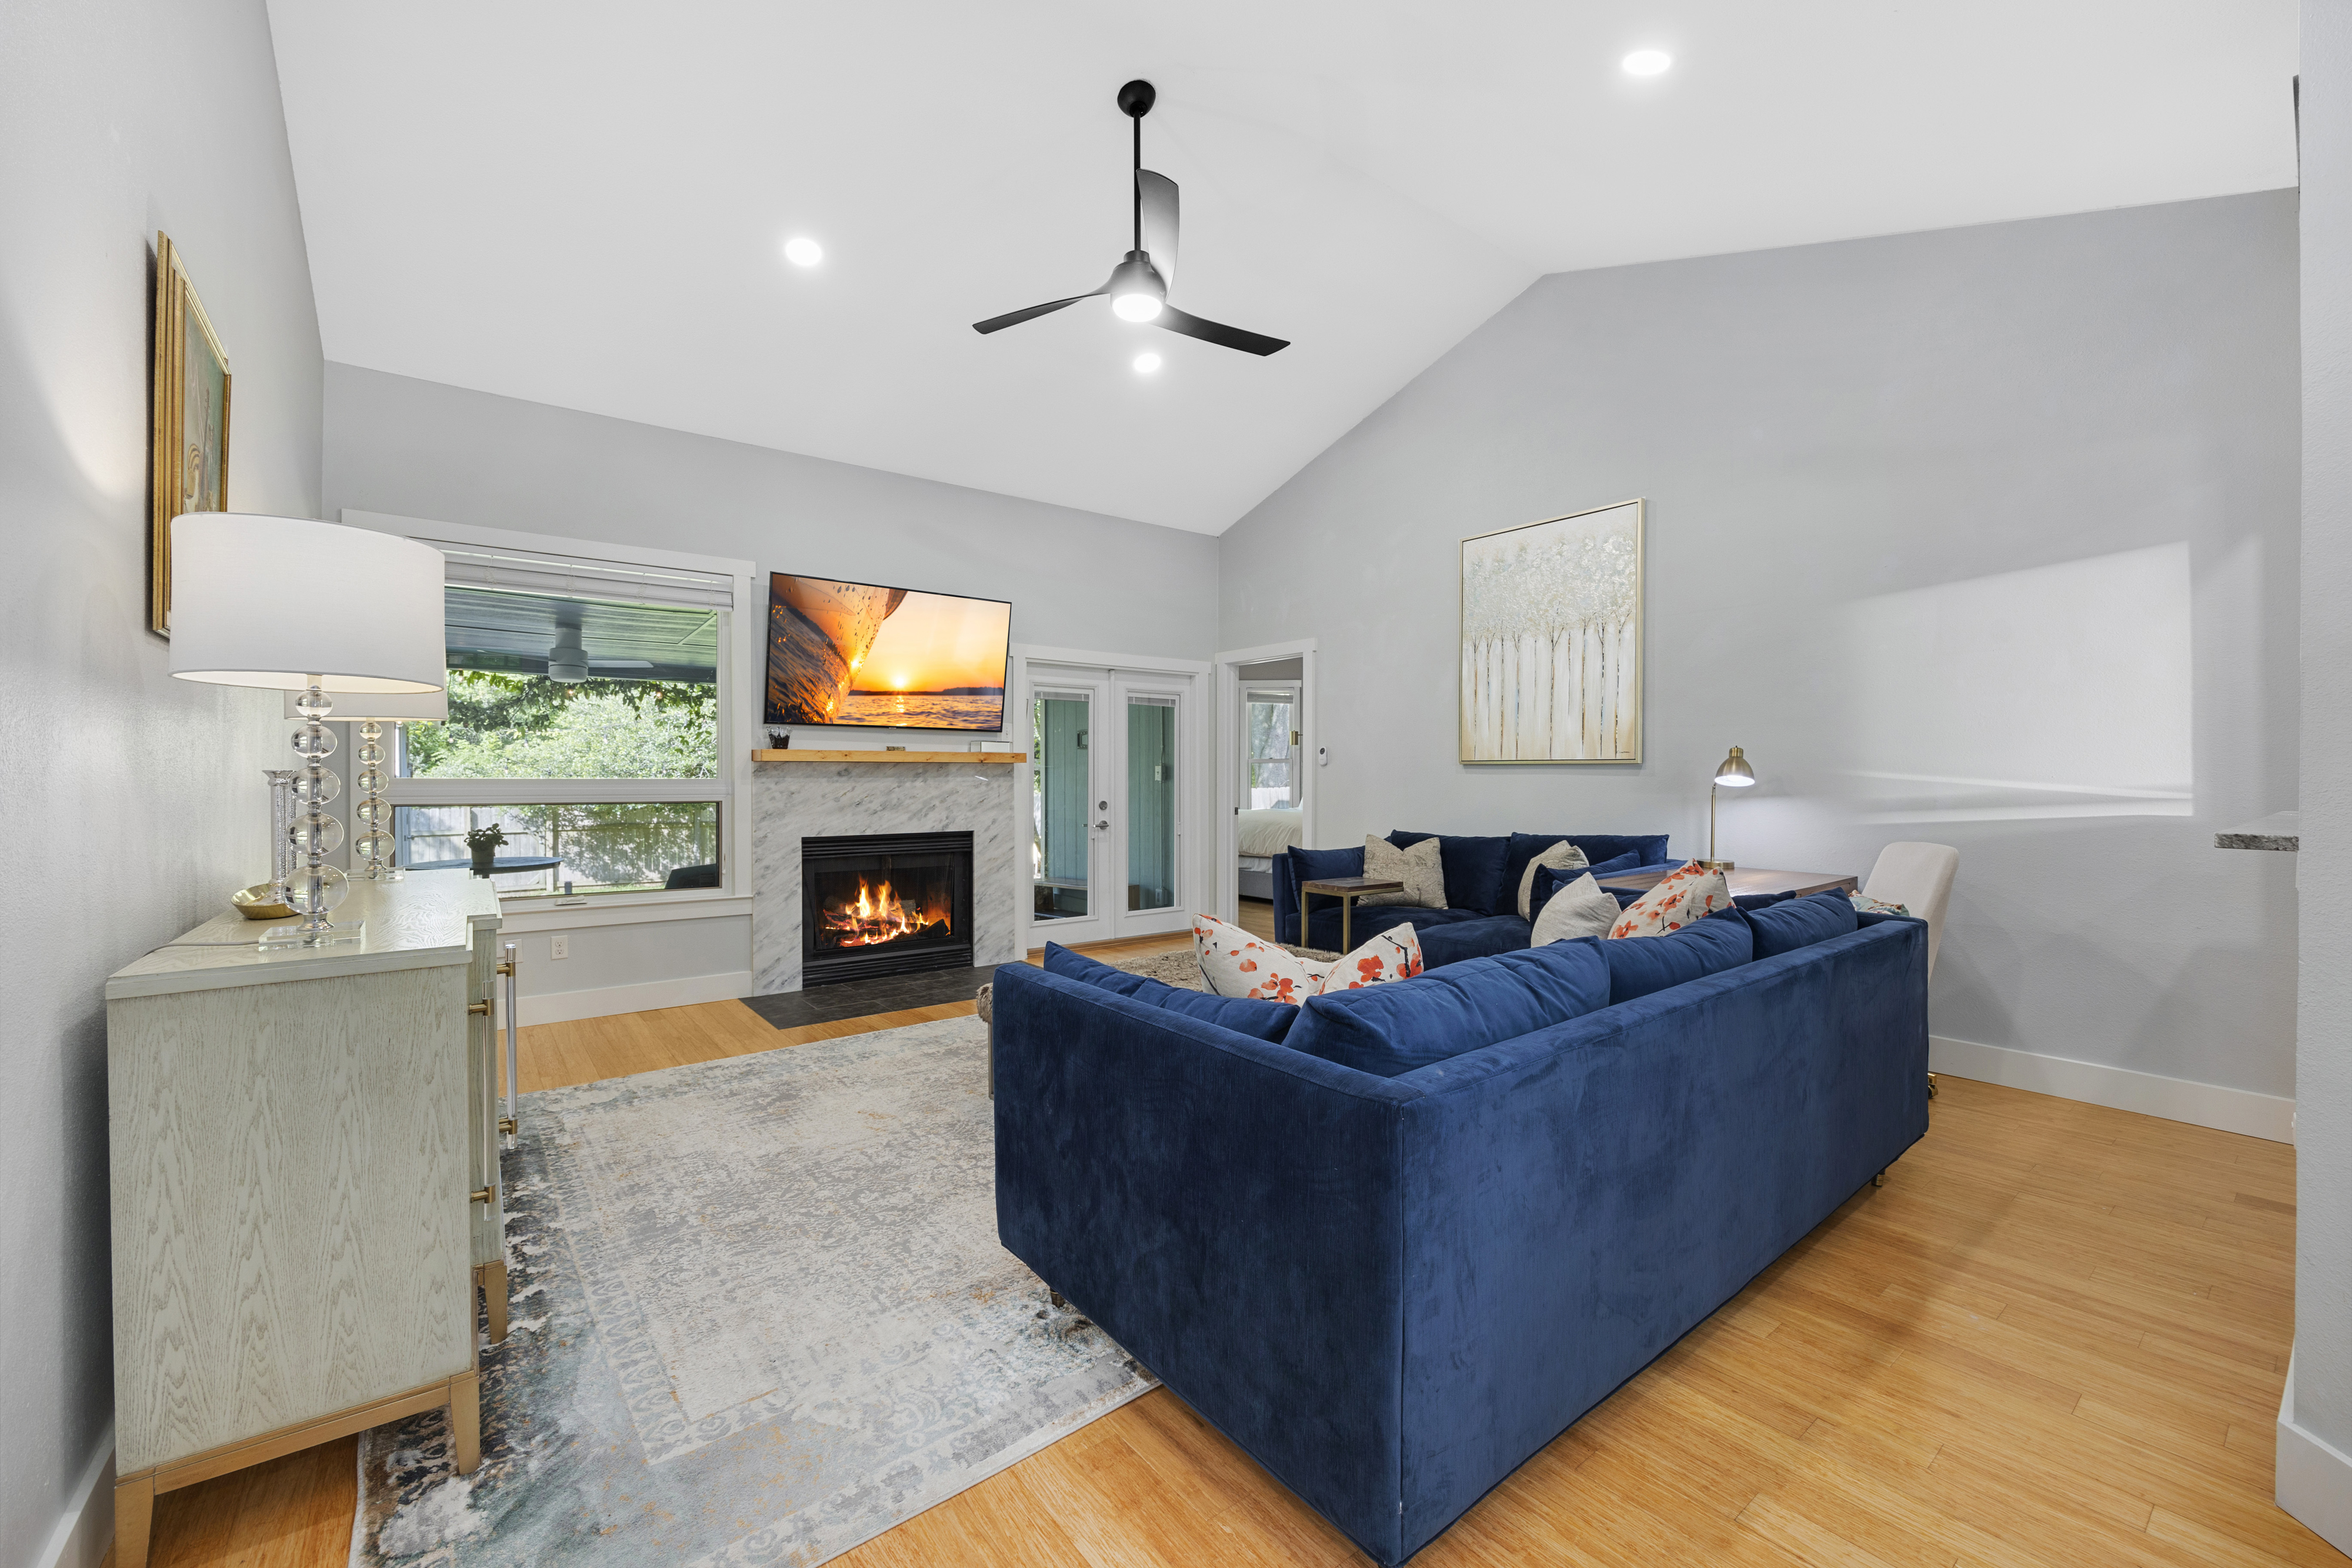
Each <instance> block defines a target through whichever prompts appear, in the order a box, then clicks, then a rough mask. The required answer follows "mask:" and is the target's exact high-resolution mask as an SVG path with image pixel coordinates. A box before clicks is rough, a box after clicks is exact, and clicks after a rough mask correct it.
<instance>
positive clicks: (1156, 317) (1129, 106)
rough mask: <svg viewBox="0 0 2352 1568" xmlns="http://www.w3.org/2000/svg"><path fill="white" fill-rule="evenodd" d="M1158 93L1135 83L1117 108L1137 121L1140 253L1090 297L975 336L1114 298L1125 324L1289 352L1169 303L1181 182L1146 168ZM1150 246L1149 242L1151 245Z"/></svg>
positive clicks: (1249, 349)
mask: <svg viewBox="0 0 2352 1568" xmlns="http://www.w3.org/2000/svg"><path fill="white" fill-rule="evenodd" d="M1158 97H1159V94H1158V93H1157V92H1156V91H1155V90H1154V89H1152V86H1151V84H1150V82H1148V81H1140V80H1139V81H1131V82H1129V83H1128V84H1127V85H1126V86H1125V87H1123V88H1120V89H1118V107H1119V109H1120V110H1122V111H1123V112H1124V113H1125V114H1126V115H1127V116H1128V117H1129V119H1131V120H1134V121H1135V248H1134V249H1133V250H1130V251H1129V252H1128V253H1127V256H1126V258H1125V259H1124V260H1122V261H1120V263H1119V264H1118V266H1117V267H1113V268H1111V274H1110V280H1109V281H1108V282H1107V283H1105V284H1104V285H1103V286H1102V287H1100V288H1097V289H1096V290H1095V291H1094V292H1093V293H1091V294H1073V295H1071V296H1070V297H1069V298H1067V299H1056V300H1054V301H1052V302H1050V303H1048V304H1045V305H1032V306H1031V307H1029V308H1027V309H1026V310H1014V311H1013V312H1011V313H1009V314H1007V315H1003V316H992V317H990V318H989V319H987V320H985V321H975V322H973V323H972V324H971V329H972V330H973V331H975V332H1001V331H1003V329H1005V328H1007V327H1018V326H1019V325H1021V323H1022V322H1024V321H1034V320H1035V319H1037V318H1038V317H1040V316H1047V315H1051V314H1052V313H1053V312H1055V311H1056V310H1059V309H1061V308H1063V307H1064V306H1066V305H1076V303H1077V302H1078V301H1079V300H1081V299H1093V298H1098V297H1100V296H1102V295H1105V294H1108V295H1109V296H1110V308H1111V309H1112V310H1113V311H1114V312H1115V313H1116V314H1117V315H1118V319H1120V320H1122V321H1148V322H1150V323H1151V324H1152V325H1153V326H1156V327H1165V328H1167V329H1168V330H1170V331H1171V332H1181V333H1183V334H1184V336H1186V337H1188V338H1198V339H1200V340H1202V342H1204V343H1215V344H1218V345H1220V346H1221V347H1223V348H1227V349H1239V350H1241V351H1242V352H1244V353H1245V354H1271V353H1275V352H1276V351H1277V350H1283V349H1286V348H1288V347H1290V340H1288V339H1286V338H1269V337H1266V336H1265V335H1264V334H1263V333H1258V332H1244V331H1243V330H1242V329H1240V328H1239V327H1227V326H1224V325H1223V324H1222V323H1220V322H1216V321H1203V320H1202V319H1201V318H1199V317H1198V316H1188V315H1186V314H1185V313H1184V312H1183V311H1181V310H1179V309H1177V308H1176V307H1174V306H1173V305H1171V304H1169V303H1168V288H1169V286H1170V285H1171V284H1172V283H1174V282H1175V281H1176V182H1175V181H1173V180H1171V179H1170V178H1168V176H1167V175H1165V174H1155V173H1153V172H1151V171H1150V170H1149V169H1147V168H1145V167H1144V166H1143V117H1144V116H1145V115H1147V114H1150V112H1151V105H1152V103H1153V102H1154V101H1155V100H1156V99H1158ZM1147 241H1148V242H1149V243H1147Z"/></svg>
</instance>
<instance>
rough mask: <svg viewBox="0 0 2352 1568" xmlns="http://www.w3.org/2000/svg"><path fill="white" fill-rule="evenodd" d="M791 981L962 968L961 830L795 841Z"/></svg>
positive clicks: (965, 852) (814, 982)
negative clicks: (796, 964) (797, 885)
mask: <svg viewBox="0 0 2352 1568" xmlns="http://www.w3.org/2000/svg"><path fill="white" fill-rule="evenodd" d="M801 887H802V920H801V983H802V984H803V985H804V986H821V985H828V984H832V983H834V982H836V981H841V980H849V979H862V978H864V977H867V976H873V975H895V974H906V973H908V972H910V971H913V970H917V969H935V968H958V967H971V834H970V833H872V834H861V835H858V836H856V837H854V838H832V839H803V840H802V841H801Z"/></svg>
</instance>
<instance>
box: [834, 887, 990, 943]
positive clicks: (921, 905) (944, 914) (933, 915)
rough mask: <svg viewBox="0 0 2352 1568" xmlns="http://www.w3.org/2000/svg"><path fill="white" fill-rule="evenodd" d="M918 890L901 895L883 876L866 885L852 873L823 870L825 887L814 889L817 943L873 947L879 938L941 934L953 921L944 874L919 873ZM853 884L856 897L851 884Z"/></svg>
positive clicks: (914, 938)
mask: <svg viewBox="0 0 2352 1568" xmlns="http://www.w3.org/2000/svg"><path fill="white" fill-rule="evenodd" d="M916 880H917V881H919V883H921V890H920V891H919V892H916V891H912V890H910V891H909V892H908V895H907V896H906V897H905V898H904V899H901V898H900V897H899V896H898V891H897V890H896V889H894V888H893V887H891V885H890V883H889V882H888V881H887V879H886V880H885V881H884V882H883V883H882V884H881V885H880V886H879V887H869V886H867V885H866V878H865V877H863V876H859V875H856V873H852V872H845V871H837V872H828V873H824V882H825V883H826V885H825V886H823V887H820V888H819V889H818V890H817V895H816V898H817V932H816V945H817V948H818V950H819V951H820V952H822V951H823V950H824V949H825V948H828V947H871V946H875V945H876V944H877V943H881V942H919V941H921V940H923V939H924V938H925V937H927V936H946V935H947V934H948V932H949V930H950V928H951V926H952V925H954V915H955V906H954V904H953V902H952V901H953V899H954V897H955V891H954V887H953V884H952V883H950V880H949V878H948V877H947V876H945V875H943V874H939V873H930V874H919V875H918V877H917V878H916ZM853 881H855V882H856V883H857V893H856V897H855V898H852V897H851V896H850V891H849V884H850V883H851V882H853Z"/></svg>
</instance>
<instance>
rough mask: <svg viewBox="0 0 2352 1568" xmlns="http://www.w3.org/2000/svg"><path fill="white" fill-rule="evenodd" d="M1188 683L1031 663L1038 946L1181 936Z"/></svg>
mask: <svg viewBox="0 0 2352 1568" xmlns="http://www.w3.org/2000/svg"><path fill="white" fill-rule="evenodd" d="M1191 701H1192V688H1191V683H1190V682H1188V681H1186V680H1185V679H1183V678H1182V677H1181V676H1178V677H1168V676H1160V677H1157V678H1155V677H1154V676H1152V675H1151V674H1150V673H1148V672H1142V671H1138V672H1134V673H1131V674H1130V673H1127V672H1118V671H1103V670H1092V671H1088V670H1080V669H1074V668H1066V667H1061V666H1056V665H1052V664H1032V665H1030V667H1029V745H1028V747H1027V750H1028V752H1029V808H1030V809H1029V829H1030V837H1031V841H1030V844H1029V855H1028V861H1029V867H1030V873H1031V874H1030V895H1031V900H1030V906H1029V915H1030V931H1029V940H1030V944H1031V946H1038V945H1041V944H1043V943H1045V942H1060V943H1064V944H1068V943H1075V942H1100V941H1106V940H1108V939H1110V938H1113V937H1118V936H1150V935H1153V934H1157V933H1163V932H1171V931H1181V930H1184V929H1185V928H1187V927H1188V926H1189V925H1191V923H1192V902H1193V891H1192V888H1190V887H1189V886H1186V885H1184V881H1185V877H1184V870H1185V867H1184V860H1185V856H1184V844H1185V831H1184V830H1185V823H1184V820H1183V819H1184V805H1185V801H1186V800H1187V799H1188V798H1189V797H1188V790H1187V789H1186V785H1185V781H1186V780H1187V779H1189V778H1190V769H1191V768H1192V758H1190V757H1188V756H1187V755H1185V751H1186V747H1184V746H1183V744H1182V734H1183V727H1184V719H1185V714H1184V711H1183V707H1184V705H1185V704H1186V703H1189V702H1191Z"/></svg>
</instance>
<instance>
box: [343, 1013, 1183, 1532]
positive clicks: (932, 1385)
mask: <svg viewBox="0 0 2352 1568" xmlns="http://www.w3.org/2000/svg"><path fill="white" fill-rule="evenodd" d="M986 1039H987V1037H986V1033H985V1028H984V1026H983V1025H982V1023H981V1022H980V1021H979V1020H978V1019H945V1020H942V1021H940V1022H937V1023H925V1024H916V1025H913V1026H912V1027H910V1028H907V1029H897V1030H886V1031H884V1032H881V1033H877V1034H867V1035H857V1036H853V1037H851V1038H849V1039H846V1040H833V1041H827V1042H824V1043H821V1044H812V1045H801V1046H793V1047H789V1048H786V1049H783V1050H779V1051H766V1052H763V1053H761V1054H760V1055H758V1056H749V1057H738V1058H734V1059H731V1060H729V1061H714V1062H708V1063H704V1064H702V1065H700V1066H695V1067H677V1068H670V1069H667V1070H666V1071H659V1072H648V1073H642V1074H639V1075H637V1076H635V1077H630V1078H622V1079H613V1080H609V1081H607V1082H602V1083H591V1084H585V1085H583V1086H581V1087H579V1088H575V1089H562V1090H555V1091H551V1092H546V1093H541V1094H534V1095H530V1096H527V1097H526V1098H525V1100H524V1102H523V1129H522V1136H521V1138H520V1140H519V1147H517V1148H516V1149H515V1150H514V1151H512V1152H511V1153H509V1155H508V1156H507V1165H506V1176H507V1183H508V1186H507V1206H508V1207H507V1236H508V1242H509V1259H510V1261H509V1268H510V1270H512V1277H511V1286H512V1291H513V1306H512V1309H511V1310H512V1321H511V1322H510V1325H509V1333H508V1337H507V1339H506V1342H505V1343H503V1344H500V1345H496V1346H492V1347H490V1348H488V1350H486V1351H485V1352H484V1353H483V1355H482V1374H483V1397H482V1427H483V1433H482V1436H483V1459H482V1465H481V1468H480V1469H478V1470H477V1471H476V1472H475V1473H474V1474H473V1475H471V1476H465V1477H461V1476H457V1475H456V1474H454V1473H453V1472H452V1471H451V1470H450V1469H449V1464H448V1458H447V1427H446V1421H445V1419H444V1417H443V1416H441V1414H440V1413H438V1412H436V1413H434V1414H431V1415H427V1416H417V1417H415V1418H413V1419H411V1420H408V1421H404V1422H400V1423H397V1424H395V1425H393V1426H388V1427H378V1428H377V1429H376V1430H374V1431H373V1432H370V1433H368V1434H367V1435H366V1436H365V1437H362V1439H361V1443H360V1485H361V1507H360V1511H359V1518H358V1521H357V1523H356V1524H355V1526H354V1528H353V1531H352V1563H353V1564H354V1565H355V1568H392V1565H400V1568H408V1565H412V1564H414V1565H417V1568H423V1565H425V1564H431V1565H433V1568H490V1565H492V1564H497V1565H501V1568H503V1565H506V1564H516V1565H520V1564H547V1563H595V1564H597V1565H598V1568H606V1565H611V1568H619V1565H622V1564H627V1565H630V1568H635V1565H636V1564H640V1563H647V1564H653V1563H660V1564H667V1563H677V1564H681V1565H685V1568H721V1565H725V1568H737V1565H745V1568H749V1565H766V1564H793V1565H794V1568H805V1565H807V1564H813V1563H822V1562H824V1560H825V1559H827V1558H829V1557H832V1556H834V1555H835V1554H837V1553H839V1552H845V1551H847V1550H848V1549H849V1548H851V1547H853V1546H855V1545H856V1544H857V1543H858V1542H862V1541H866V1540H867V1539H869V1538H871V1537H873V1536H875V1535H878V1534H879V1533H881V1532H882V1531H885V1530H887V1529H889V1528H890V1527H891V1526H892V1525H894V1524H897V1523H898V1522H899V1521H901V1520H904V1519H908V1518H909V1517H911V1516H913V1515H914V1514H917V1513H919V1512H921V1511H923V1510H924V1509H926V1508H929V1507H930V1506H931V1505H932V1504H933V1503H936V1502H939V1501H940V1500H944V1499H946V1498H949V1497H951V1496H953V1495H954V1494H955V1493H957V1492H959V1491H961V1490H963V1489H964V1488H966V1487H968V1486H971V1485H972V1484H973V1483H975V1482H977V1481H980V1480H982V1479H986V1478H987V1477H989V1476H991V1475H993V1474H995V1473H996V1472H997V1471H998V1470H1001V1469H1003V1468H1005V1467H1006V1466H1007V1465H1010V1464H1012V1463H1013V1462H1014V1461H1015V1460H1017V1459H1020V1458H1025V1457H1026V1456H1028V1455H1030V1454H1033V1453H1034V1452H1036V1451H1037V1450H1038V1449H1040V1448H1044V1447H1045V1446H1046V1445H1047V1444H1049V1443H1051V1442H1053V1441H1055V1439H1056V1438H1059V1437H1064V1436H1066V1435H1067V1434H1068V1433H1070V1432H1073V1431H1075V1430H1076V1429H1077V1428H1078V1427H1082V1426H1084V1425H1086V1424H1087V1422H1088V1421H1091V1420H1093V1419H1094V1418H1095V1417H1097V1416H1102V1415H1104V1414H1107V1413H1108V1412H1109V1411H1111V1410H1114V1409H1116V1408H1118V1406H1121V1405H1123V1404H1125V1403H1126V1402H1127V1401H1129V1399H1132V1398H1134V1397H1135V1396H1138V1395H1139V1394H1142V1393H1144V1392H1146V1391H1147V1390H1149V1389H1150V1388H1151V1387H1153V1386H1155V1385H1154V1384H1153V1383H1152V1381H1151V1379H1150V1375H1149V1374H1147V1373H1145V1372H1144V1371H1143V1370H1142V1369H1141V1368H1139V1367H1138V1366H1137V1365H1136V1364H1135V1363H1134V1362H1133V1361H1132V1360H1131V1359H1130V1358H1129V1356H1128V1355H1127V1354H1126V1353H1124V1352H1123V1351H1121V1350H1120V1349H1119V1347H1118V1345H1116V1344H1114V1343H1111V1341H1110V1340H1109V1338H1108V1336H1106V1335H1105V1334H1104V1333H1102V1331H1101V1330H1099V1329H1097V1328H1095V1327H1093V1326H1091V1325H1089V1324H1087V1322H1085V1320H1084V1319H1081V1318H1078V1317H1076V1315H1074V1314H1073V1313H1072V1312H1069V1311H1067V1310H1059V1311H1057V1310H1055V1308H1054V1307H1053V1306H1052V1305H1051V1304H1050V1301H1049V1298H1048V1296H1047V1293H1046V1290H1045V1286H1044V1285H1043V1284H1042V1283H1041V1282H1039V1281H1038V1280H1037V1278H1036V1276H1035V1275H1034V1274H1032V1273H1030V1272H1029V1270H1027V1269H1025V1268H1024V1267H1023V1266H1022V1264H1021V1263H1020V1262H1019V1261H1018V1260H1015V1259H1014V1258H1013V1255H1012V1254H1010V1253H1008V1252H1006V1251H1005V1250H1004V1249H1003V1248H1001V1247H999V1246H998V1245H997V1244H996V1208H995V1192H994V1174H993V1165H992V1142H993V1140H992V1126H991V1120H990V1110H989V1099H988V1083H987V1045H986Z"/></svg>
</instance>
